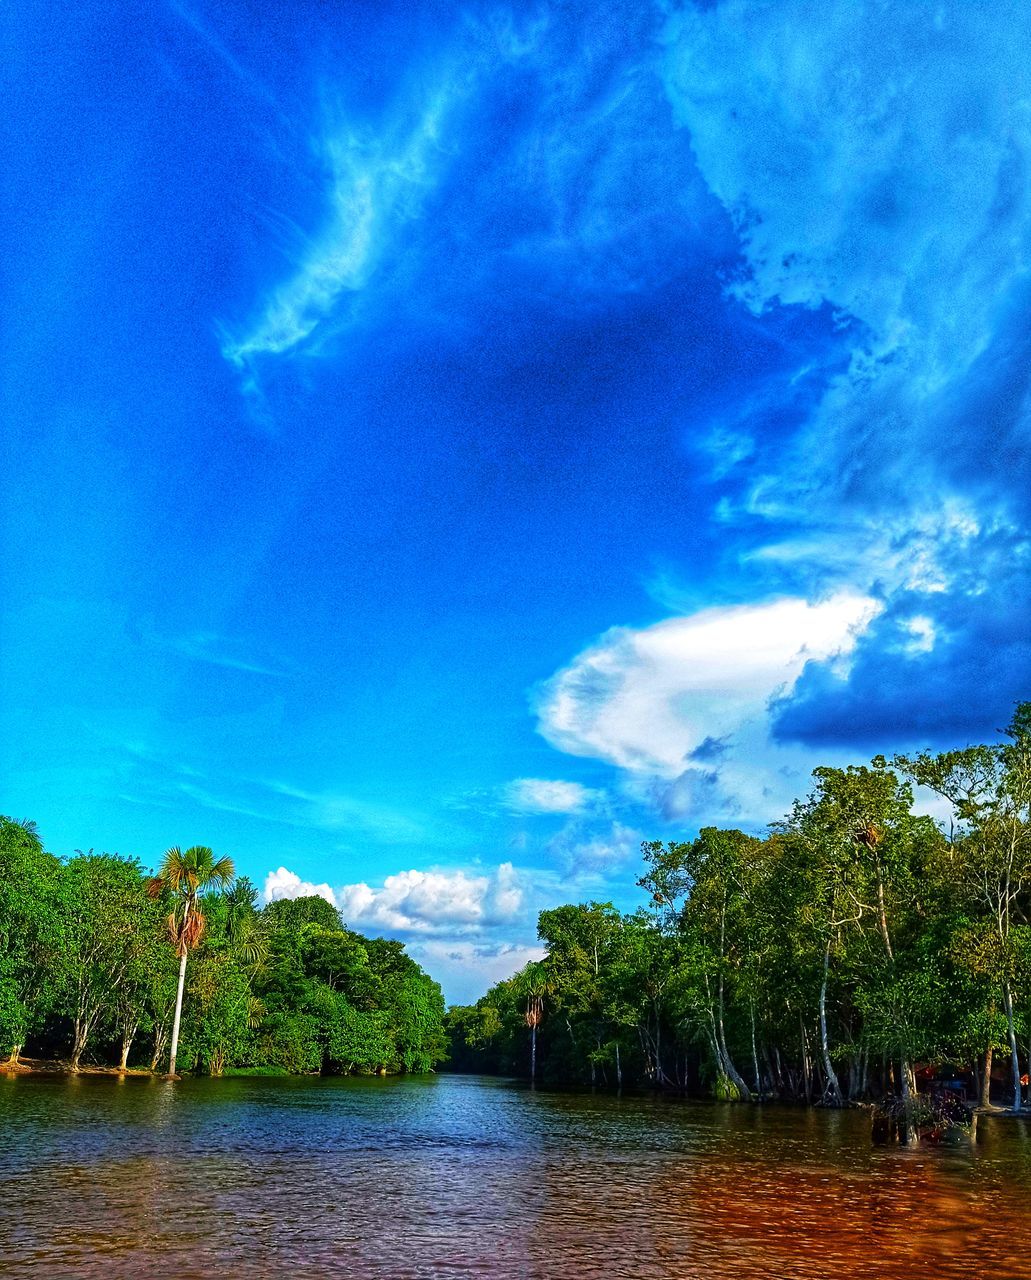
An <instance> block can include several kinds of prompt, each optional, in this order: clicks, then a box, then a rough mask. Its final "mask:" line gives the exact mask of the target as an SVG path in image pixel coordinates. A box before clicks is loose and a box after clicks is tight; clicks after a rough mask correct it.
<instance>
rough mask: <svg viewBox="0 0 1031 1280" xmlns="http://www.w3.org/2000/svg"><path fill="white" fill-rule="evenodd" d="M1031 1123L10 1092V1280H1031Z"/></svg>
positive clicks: (528, 1098)
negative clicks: (467, 1279)
mask: <svg viewBox="0 0 1031 1280" xmlns="http://www.w3.org/2000/svg"><path fill="white" fill-rule="evenodd" d="M1029 1149H1031V1142H1029V1133H1028V1129H1027V1126H1026V1124H1025V1123H1024V1122H1020V1121H1012V1120H1008V1119H1001V1118H1000V1119H989V1120H987V1121H982V1124H981V1132H980V1141H979V1142H978V1144H977V1145H976V1146H975V1147H967V1148H966V1149H962V1148H958V1149H955V1150H919V1151H903V1150H899V1149H897V1148H880V1149H878V1148H874V1147H873V1146H872V1145H871V1143H870V1134H869V1121H868V1119H867V1118H866V1117H865V1116H864V1115H862V1114H860V1113H856V1112H846V1113H827V1112H797V1111H791V1110H786V1109H785V1110H779V1109H775V1108H768V1109H765V1110H753V1109H749V1108H744V1107H738V1108H734V1107H706V1106H693V1105H688V1104H678V1103H667V1102H663V1101H661V1100H652V1099H646V1098H638V1099H633V1098H622V1099H618V1098H611V1097H603V1096H582V1095H573V1094H549V1093H547V1092H541V1091H537V1092H534V1093H530V1092H529V1091H525V1090H521V1089H518V1088H515V1087H512V1086H508V1085H505V1084H503V1083H501V1082H497V1081H486V1080H475V1079H470V1078H461V1077H447V1076H442V1077H433V1078H429V1079H420V1080H388V1081H382V1080H370V1081H328V1080H327V1081H321V1080H297V1081H295V1080H288V1081H270V1080H223V1081H187V1082H184V1083H183V1084H182V1085H179V1086H171V1085H169V1084H167V1083H165V1082H162V1081H148V1080H140V1079H137V1078H131V1077H130V1078H126V1079H123V1081H122V1082H121V1083H120V1084H119V1085H118V1087H117V1088H116V1087H114V1085H113V1083H112V1081H111V1080H104V1079H99V1080H90V1079H88V1078H87V1079H82V1080H80V1081H76V1082H74V1083H72V1082H65V1081H60V1080H39V1079H28V1078H21V1079H17V1080H11V1081H4V1082H3V1087H2V1088H0V1162H2V1168H3V1176H4V1190H5V1194H4V1196H3V1197H0V1259H2V1262H0V1272H4V1271H5V1270H9V1271H10V1272H12V1273H14V1272H17V1273H18V1274H20V1275H22V1276H31V1275H38V1276H48V1277H49V1276H55V1275H56V1276H61V1275H69V1276H81V1277H84V1278H87V1280H88V1278H89V1277H94V1276H101V1275H103V1276H104V1277H105V1278H107V1280H111V1278H113V1277H133V1276H152V1275H153V1276H157V1275H162V1276H164V1275H167V1274H175V1275H176V1276H177V1277H181V1278H183V1280H191V1278H192V1277H208V1276H217V1277H220V1278H221V1280H233V1278H234V1277H237V1276H240V1277H243V1276H247V1277H250V1276H253V1275H261V1276H284V1277H285V1276H291V1277H309V1276H310V1277H315V1276H320V1277H321V1276H323V1275H327V1274H336V1275H354V1276H362V1277H365V1276H369V1277H381V1276H382V1277H391V1280H405V1278H407V1277H422V1276H427V1277H429V1276H440V1277H448V1276H455V1277H458V1276H486V1275H490V1276H492V1277H496V1278H497V1280H507V1278H508V1277H520V1278H522V1277H537V1276H540V1277H551V1276H556V1277H558V1276H561V1277H566V1276H575V1277H578V1278H582V1280H594V1278H595V1277H598V1278H600V1277H612V1276H626V1277H656V1276H671V1277H673V1276H675V1277H678V1280H690V1278H692V1277H705V1280H724V1278H729V1277H734V1280H752V1278H753V1277H754V1278H755V1280H759V1278H760V1277H771V1278H772V1277H776V1278H777V1280H792V1278H796V1277H797V1278H798V1280H805V1278H808V1277H812V1278H813V1280H817V1278H819V1280H834V1278H836V1277H867V1276H868V1277H884V1278H885V1280H888V1278H889V1277H890V1278H891V1280H898V1277H901V1276H906V1275H909V1274H913V1273H915V1272H916V1270H917V1269H918V1268H920V1269H921V1270H924V1271H926V1273H927V1274H928V1275H932V1276H936V1277H961V1276H962V1277H969V1276H977V1275H987V1274H989V1273H990V1274H992V1275H993V1276H995V1277H1000V1278H1003V1280H1004V1278H1006V1277H1011V1278H1013V1280H1016V1277H1024V1276H1027V1275H1029V1274H1031V1266H1029V1265H1028V1264H1027V1262H1026V1261H1025V1260H1026V1258H1027V1257H1028V1256H1031V1255H1029V1247H1031V1231H1029V1228H1028V1226H1027V1224H1026V1214H1025V1212H1024V1210H1023V1203H1024V1201H1025V1200H1026V1197H1027V1192H1028V1188H1029V1184H1031V1166H1029Z"/></svg>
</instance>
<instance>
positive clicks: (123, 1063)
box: [118, 1036, 133, 1071]
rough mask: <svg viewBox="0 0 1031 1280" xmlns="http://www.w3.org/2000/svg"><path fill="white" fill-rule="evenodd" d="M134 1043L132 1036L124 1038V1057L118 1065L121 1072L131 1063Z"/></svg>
mask: <svg viewBox="0 0 1031 1280" xmlns="http://www.w3.org/2000/svg"><path fill="white" fill-rule="evenodd" d="M132 1041H133V1037H132V1036H123V1037H122V1057H121V1061H120V1062H119V1063H118V1070H119V1071H124V1070H125V1068H126V1066H127V1064H128V1062H129V1050H130V1049H131V1048H132Z"/></svg>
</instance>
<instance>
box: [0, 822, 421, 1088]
mask: <svg viewBox="0 0 1031 1280" xmlns="http://www.w3.org/2000/svg"><path fill="white" fill-rule="evenodd" d="M180 991H181V998H180ZM180 1004H181V1017H180V1016H179V1013H180V1007H179V1006H180ZM443 1018H444V1001H443V997H442V995H441V991H440V988H439V986H438V985H437V984H436V983H435V982H433V981H432V980H431V979H430V978H429V977H428V976H427V975H426V974H425V973H424V972H423V971H422V970H421V969H420V968H419V966H418V965H417V964H416V963H415V961H414V960H412V959H411V957H410V956H408V955H407V954H406V953H405V950H404V947H403V945H402V944H401V943H399V942H393V941H389V940H386V939H383V938H364V937H362V936H360V935H359V934H357V933H353V932H351V931H350V930H349V929H347V928H345V927H344V925H343V924H342V922H341V920H340V917H339V915H338V914H337V912H336V910H335V909H334V908H333V907H332V906H331V905H330V904H329V903H328V902H325V901H323V900H322V899H321V898H301V899H297V900H296V901H284V902H270V903H269V904H268V905H267V906H265V907H262V908H260V909H259V907H258V906H257V894H256V892H255V890H254V888H253V886H252V885H251V884H250V882H249V881H248V880H246V879H245V878H240V879H236V878H234V875H233V867H232V863H231V862H230V861H229V860H228V859H226V858H220V859H216V858H215V857H214V855H213V854H212V852H211V850H210V849H207V848H204V847H202V846H195V847H193V848H191V849H187V850H185V851H181V850H179V849H171V850H169V852H168V854H166V856H165V860H164V862H163V863H162V866H161V868H160V870H159V872H158V874H157V875H156V876H152V875H150V874H149V873H148V872H146V871H145V870H144V869H143V868H142V867H141V866H140V864H139V863H138V862H137V861H136V860H134V859H132V858H123V857H120V856H117V855H115V854H107V853H101V854H97V853H93V852H92V851H91V852H89V853H77V854H76V855H75V856H74V857H72V858H69V859H67V860H61V859H59V858H56V857H54V856H52V855H51V854H49V853H47V852H46V851H45V850H44V848H43V845H42V843H41V841H40V838H39V836H38V834H37V832H36V830H35V828H34V826H33V824H31V823H26V822H15V821H12V820H11V819H9V818H0V1052H2V1053H3V1055H4V1057H5V1058H7V1057H9V1058H10V1060H11V1061H12V1062H17V1060H18V1058H19V1055H22V1054H24V1055H34V1056H36V1057H40V1058H48V1059H53V1058H60V1059H61V1060H63V1061H66V1062H67V1063H68V1065H69V1067H71V1069H73V1070H77V1069H79V1068H80V1066H81V1065H85V1064H87V1063H99V1064H107V1063H110V1064H118V1065H121V1067H123V1068H124V1067H126V1066H129V1067H133V1066H138V1067H142V1068H144V1069H148V1068H149V1069H150V1070H152V1071H155V1070H170V1071H175V1070H179V1071H182V1070H188V1071H192V1072H202V1073H207V1074H211V1075H220V1074H222V1073H223V1072H225V1071H227V1070H232V1069H237V1070H240V1069H250V1070H254V1071H268V1072H291V1073H300V1072H324V1073H332V1074H347V1073H373V1072H389V1073H393V1072H400V1071H426V1070H429V1069H430V1068H431V1067H432V1066H433V1064H434V1063H436V1062H439V1061H440V1060H441V1059H442V1058H443V1057H444V1055H445V1052H446V1041H445V1036H444V1030H443ZM176 1051H177V1052H178V1057H177V1058H176Z"/></svg>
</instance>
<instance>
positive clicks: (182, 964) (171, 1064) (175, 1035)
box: [168, 948, 186, 1076]
mask: <svg viewBox="0 0 1031 1280" xmlns="http://www.w3.org/2000/svg"><path fill="white" fill-rule="evenodd" d="M185 985H186V949H185V948H184V949H183V954H182V958H181V959H180V961H179V989H178V991H177V992H176V997H175V1018H174V1020H173V1022H172V1051H171V1053H170V1054H169V1055H168V1074H169V1075H170V1076H174V1075H175V1059H176V1054H177V1053H178V1051H179V1022H180V1020H181V1019H182V1016H183V987H184V986H185Z"/></svg>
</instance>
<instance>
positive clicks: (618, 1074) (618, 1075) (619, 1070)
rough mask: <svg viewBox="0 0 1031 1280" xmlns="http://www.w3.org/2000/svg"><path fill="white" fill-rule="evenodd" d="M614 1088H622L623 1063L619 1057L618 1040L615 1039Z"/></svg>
mask: <svg viewBox="0 0 1031 1280" xmlns="http://www.w3.org/2000/svg"><path fill="white" fill-rule="evenodd" d="M616 1088H617V1089H622V1088H623V1064H622V1062H621V1061H620V1057H619V1041H618V1040H617V1041H616Z"/></svg>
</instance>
